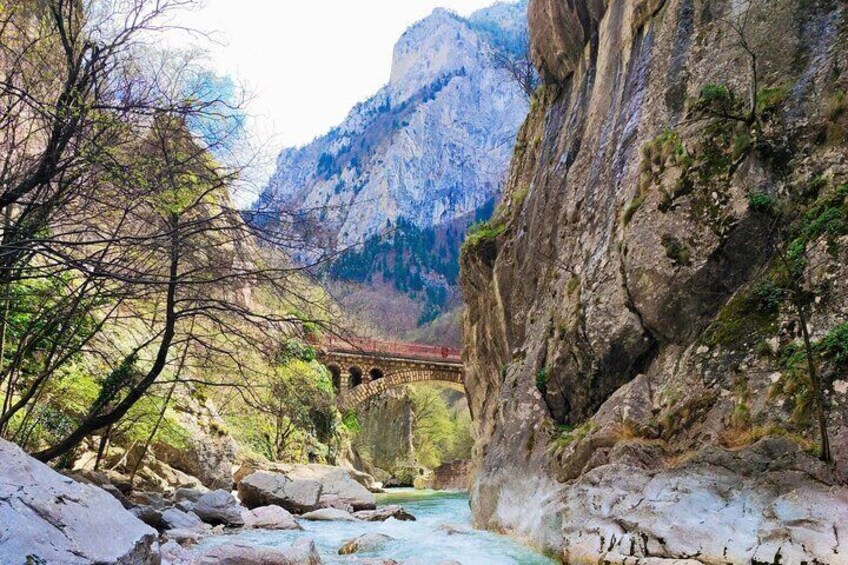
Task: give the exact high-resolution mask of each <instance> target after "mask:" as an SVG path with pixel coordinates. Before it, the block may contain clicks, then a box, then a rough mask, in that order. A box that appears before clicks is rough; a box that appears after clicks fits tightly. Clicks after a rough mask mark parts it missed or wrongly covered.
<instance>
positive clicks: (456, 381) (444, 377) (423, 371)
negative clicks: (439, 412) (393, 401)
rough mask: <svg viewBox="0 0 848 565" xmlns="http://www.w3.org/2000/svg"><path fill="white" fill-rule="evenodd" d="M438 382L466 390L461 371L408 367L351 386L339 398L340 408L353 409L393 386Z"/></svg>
mask: <svg viewBox="0 0 848 565" xmlns="http://www.w3.org/2000/svg"><path fill="white" fill-rule="evenodd" d="M425 383H430V384H438V385H442V386H446V387H449V388H452V389H454V390H458V391H460V392H463V393H464V392H465V384H464V381H463V375H462V372H461V371H459V372H458V371H455V370H444V369H438V368H420V369H413V368H410V369H406V370H401V371H398V372H393V373H389V374H387V375H385V376H384V377H383V378H380V379H377V380H372V381H370V382H367V383H363V384H361V385H359V386H356V387H351V388H350V389H349V390H347V391H346V392H344V393H343V394H342V395H340V397H339V398H338V405H339V408H340V409H342V410H343V411H344V410H353V409H355V408H356V407H357V406H360V405H361V404H364V403H365V402H367V401H368V400H369V399H371V398H373V397H375V396H377V395H378V394H381V393H383V392H385V391H387V390H389V389H391V388H396V387H400V386H404V385H411V384H425Z"/></svg>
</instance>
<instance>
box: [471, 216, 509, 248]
mask: <svg viewBox="0 0 848 565" xmlns="http://www.w3.org/2000/svg"><path fill="white" fill-rule="evenodd" d="M505 231H506V224H505V223H502V222H501V223H494V224H493V223H492V222H477V223H474V224H471V226H470V227H469V228H468V232H467V233H466V235H465V241H464V242H463V243H462V250H463V251H467V250H469V249H471V248H473V247H477V246H478V245H480V244H481V243H484V242H487V241H494V240H495V239H497V237H498V236H499V235H501V234H503V233H504V232H505Z"/></svg>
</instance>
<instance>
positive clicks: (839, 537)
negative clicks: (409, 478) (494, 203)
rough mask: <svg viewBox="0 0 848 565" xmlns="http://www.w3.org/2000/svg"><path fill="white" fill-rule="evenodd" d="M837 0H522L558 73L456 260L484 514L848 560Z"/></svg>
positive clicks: (616, 545) (733, 558)
mask: <svg viewBox="0 0 848 565" xmlns="http://www.w3.org/2000/svg"><path fill="white" fill-rule="evenodd" d="M847 11H848V10H847V9H846V5H845V3H844V2H835V1H825V0H822V1H801V0H763V1H759V2H751V3H748V2H735V1H726V0H665V1H662V0H626V1H621V2H606V1H604V0H578V1H576V2H570V1H569V2H567V1H565V0H532V1H531V3H530V7H529V19H530V29H531V35H532V43H533V56H534V59H535V62H536V64H537V66H538V67H539V69H540V72H541V74H542V76H543V77H544V79H545V84H544V86H543V87H542V89H540V91H539V93H538V94H537V96H536V98H535V100H534V101H533V103H532V109H531V112H530V115H529V117H528V119H527V121H526V122H525V124H524V126H523V129H522V130H521V132H520V134H519V138H518V145H517V148H516V152H515V156H514V158H513V165H512V170H511V173H510V178H509V182H508V186H507V189H506V191H505V195H504V199H503V202H502V203H501V205H500V208H499V209H498V211H496V213H495V218H494V219H493V220H492V222H491V223H490V225H489V226H488V228H487V229H486V230H484V231H482V232H480V235H479V236H478V237H476V238H475V239H474V240H473V241H471V242H470V243H469V244H468V245H467V246H466V250H465V252H464V255H463V261H462V285H463V293H464V295H465V299H466V303H467V311H466V315H465V339H466V363H467V383H466V384H467V388H468V391H469V395H470V399H471V408H472V412H473V414H474V418H475V426H476V432H477V445H476V458H477V465H478V468H479V471H478V476H477V478H476V480H475V484H474V487H473V491H472V506H473V509H474V516H475V520H476V521H477V523H478V525H480V526H484V527H489V528H493V529H498V530H504V531H509V532H512V533H515V534H517V535H519V536H522V537H526V538H527V539H529V540H530V541H531V542H533V543H535V544H537V545H539V546H542V547H545V548H546V549H547V550H549V551H551V552H552V553H555V554H557V555H558V556H560V557H561V558H562V559H563V560H564V561H565V562H569V563H583V562H592V563H595V562H597V560H598V559H599V558H601V557H603V558H604V562H605V563H612V564H618V563H636V562H638V563H652V564H654V563H664V562H666V560H668V562H671V561H673V560H675V559H678V560H684V561H679V562H685V563H691V564H697V563H709V564H713V563H754V562H756V563H761V562H762V563H781V562H785V563H800V562H804V561H806V562H810V563H813V562H820V563H845V562H848V548H846V547H845V546H844V540H845V539H848V538H846V536H848V529H846V528H848V526H846V519H848V490H846V489H845V488H844V487H843V486H839V485H844V483H845V478H846V471H847V470H848V457H846V455H845V449H844V448H845V447H846V446H848V427H846V422H848V420H846V416H848V408H846V404H848V403H846V392H848V384H846V382H845V368H846V365H845V360H846V359H848V355H846V356H845V357H842V356H840V355H832V354H831V353H832V352H831V353H827V352H828V351H830V350H828V347H830V345H828V344H836V345H835V346H834V347H837V349H839V348H846V349H845V351H848V341H845V337H844V336H842V337H840V335H841V333H842V332H845V331H846V326H845V325H844V324H845V322H846V312H848V293H846V288H845V283H844V281H845V280H846V277H848V270H846V267H845V260H846V258H848V257H847V256H846V253H848V251H847V250H846V245H848V228H846V226H848V224H846V223H845V222H846V221H848V205H846V202H845V199H846V196H848V188H845V185H846V183H848V159H846V142H847V141H848V138H846V131H848V130H846V126H847V125H848V124H846V119H845V115H846V108H845V91H846V89H848V79H846V76H848V75H846V71H848V62H847V60H848V47H846V46H848V24H846V18H848V15H846V12H847ZM752 55H753V56H755V57H756V58H754V57H753V56H752ZM828 218H829V219H828ZM830 222H832V223H830ZM824 224H827V225H828V226H829V227H826V228H825V227H823V226H824ZM793 245H794V246H795V247H794V251H793V247H792V246H793ZM793 252H794V253H795V256H794V257H795V259H797V258H798V257H799V256H800V255H803V264H798V265H796V266H793V267H791V269H789V270H790V272H792V273H795V274H796V275H797V276H796V277H795V278H796V279H798V280H800V282H801V286H802V288H803V293H799V294H804V296H805V298H803V304H804V305H803V309H804V311H805V312H808V313H809V318H810V320H809V324H808V326H809V329H810V331H811V334H812V336H811V339H812V342H813V347H814V349H815V351H816V352H817V353H816V354H817V356H818V357H817V359H818V362H820V364H821V371H822V373H823V378H822V381H823V382H824V385H825V389H826V390H825V395H826V402H825V404H826V405H827V408H828V413H829V419H828V424H829V427H830V430H829V432H830V437H831V439H832V442H833V443H834V454H835V457H836V462H835V464H833V465H824V464H821V463H819V462H818V461H817V460H816V458H815V457H814V456H813V455H811V454H810V453H809V452H810V451H812V450H813V448H814V446H815V445H817V444H818V434H817V427H816V424H815V415H814V413H815V411H814V410H810V409H809V408H810V404H811V402H810V396H811V386H810V381H809V379H808V378H807V377H805V376H803V375H804V374H805V371H804V370H803V369H799V367H798V363H797V362H798V360H799V355H800V354H799V351H802V349H803V348H802V347H801V345H800V344H801V337H802V334H801V331H800V328H799V324H798V323H797V316H796V315H795V311H794V310H793V308H792V307H791V305H790V304H788V303H787V302H788V301H787V293H786V292H783V291H784V289H786V288H789V287H790V286H791V285H790V283H789V281H787V280H785V279H786V276H785V273H784V274H783V275H780V273H781V272H782V270H785V269H784V264H783V263H785V261H783V262H782V261H781V258H784V259H785V258H786V257H790V258H791V256H792V253H793ZM781 277H783V278H781ZM846 335H848V334H846ZM839 350H840V351H842V349H839ZM801 357H802V358H803V355H801ZM793 359H794V361H793ZM799 375H800V376H799ZM817 505H823V506H824V507H827V510H826V511H824V510H822V509H820V508H818V507H817ZM635 558H639V559H644V561H634V559H635ZM781 559H783V561H781ZM816 559H817V560H818V561H815V560H816Z"/></svg>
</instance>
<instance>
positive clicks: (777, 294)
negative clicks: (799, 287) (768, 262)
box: [753, 279, 784, 313]
mask: <svg viewBox="0 0 848 565" xmlns="http://www.w3.org/2000/svg"><path fill="white" fill-rule="evenodd" d="M783 295H784V293H783V290H782V289H781V288H780V287H778V286H777V284H776V283H775V282H774V281H773V280H771V279H766V280H764V281H761V282H760V283H759V284H757V286H755V287H754V290H753V296H754V298H755V299H756V303H755V307H756V308H757V310H759V311H760V312H765V313H775V312H777V311H778V309H779V308H780V303H781V302H782V301H783Z"/></svg>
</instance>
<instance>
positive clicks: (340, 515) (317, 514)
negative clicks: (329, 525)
mask: <svg viewBox="0 0 848 565" xmlns="http://www.w3.org/2000/svg"><path fill="white" fill-rule="evenodd" d="M301 518H303V519H304V520H312V521H315V522H336V521H339V522H355V521H356V516H354V515H353V514H351V513H350V512H347V511H345V510H339V509H338V508H321V509H319V510H313V511H312V512H307V513H306V514H304V515H302V516H301Z"/></svg>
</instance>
